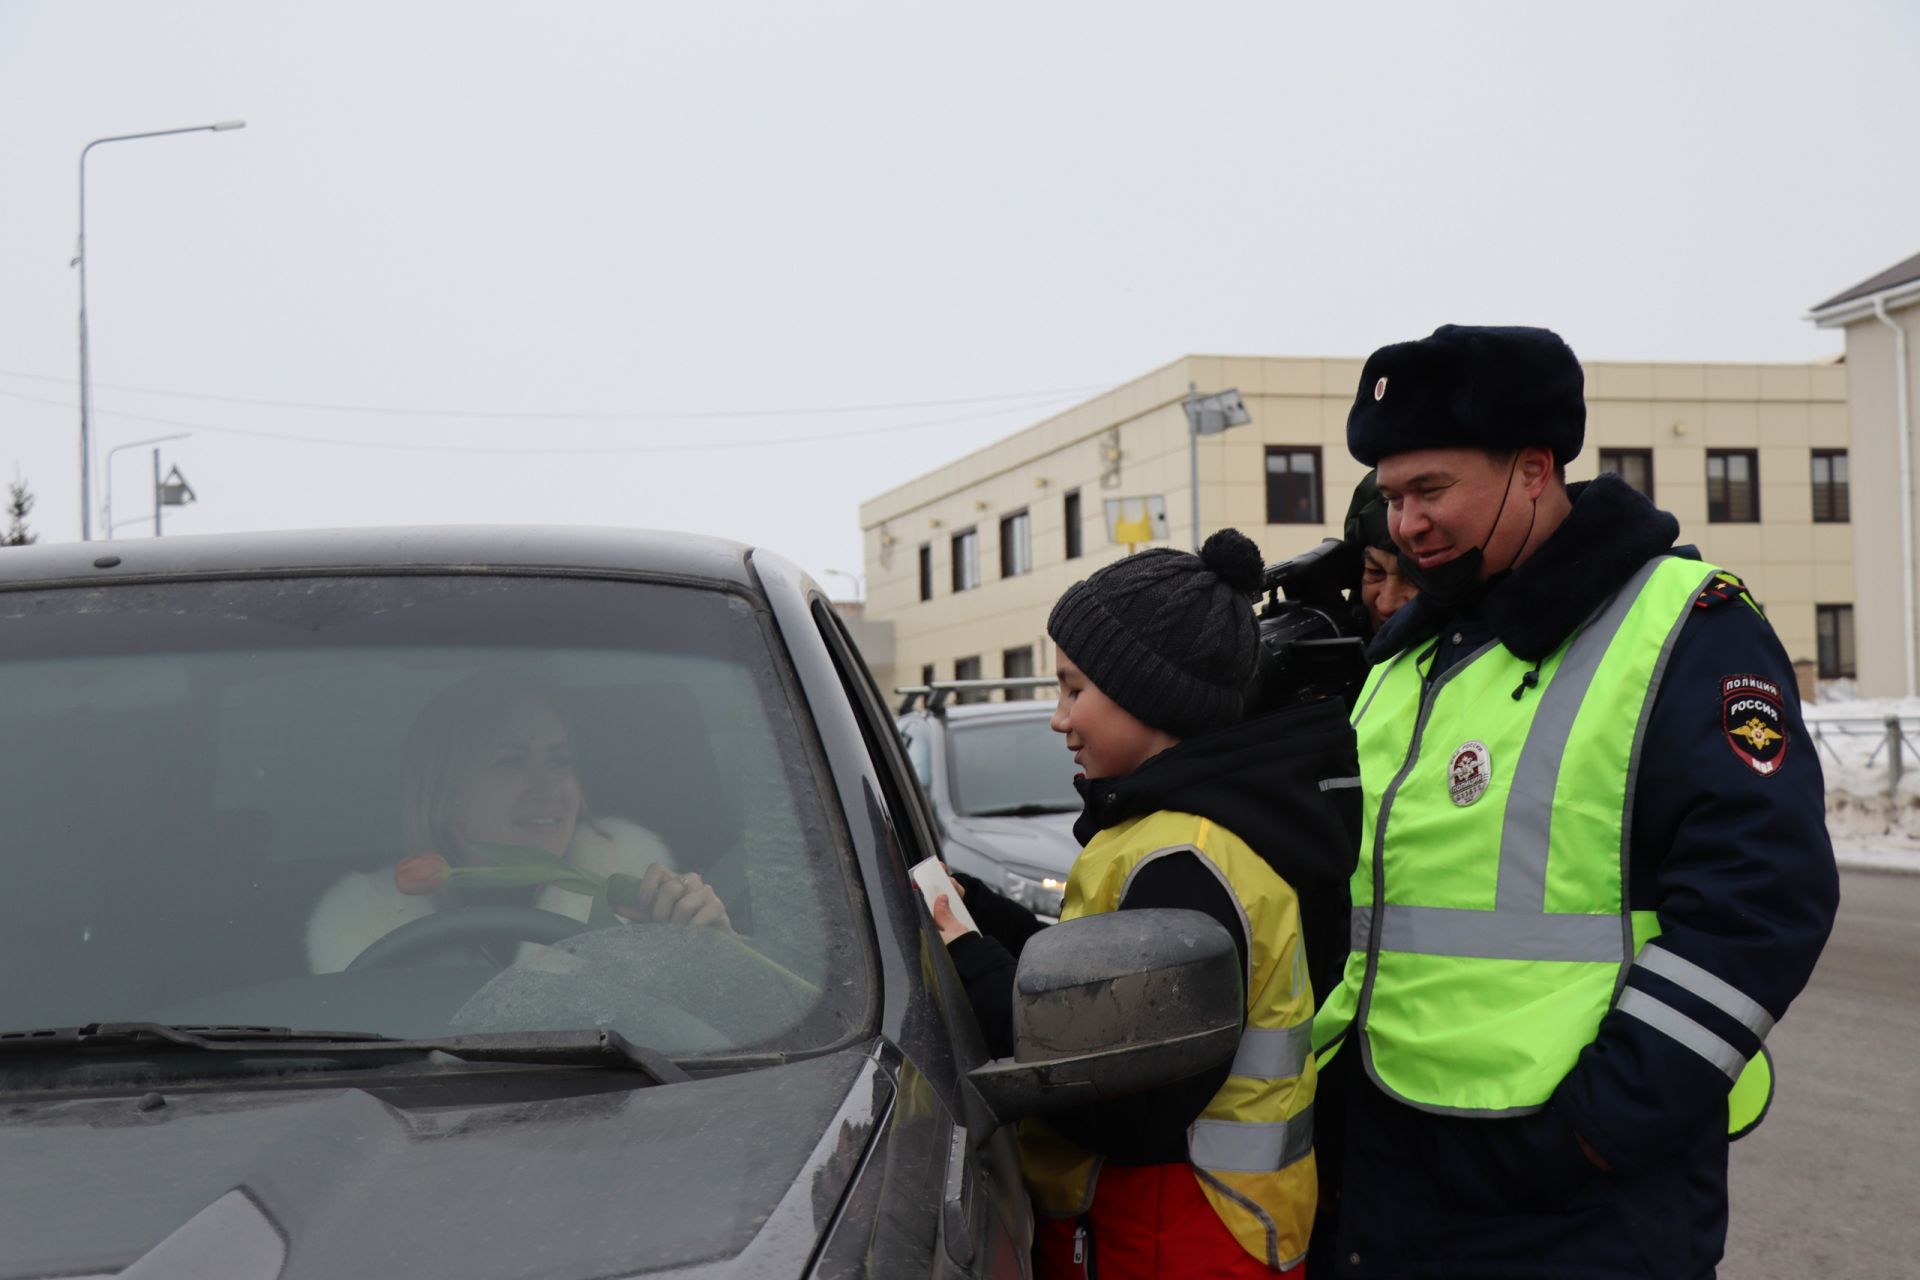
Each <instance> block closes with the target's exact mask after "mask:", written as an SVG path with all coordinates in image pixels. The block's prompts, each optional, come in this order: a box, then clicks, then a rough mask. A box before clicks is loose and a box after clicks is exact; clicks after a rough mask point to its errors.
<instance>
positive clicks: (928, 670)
mask: <svg viewBox="0 0 1920 1280" xmlns="http://www.w3.org/2000/svg"><path fill="white" fill-rule="evenodd" d="M920 683H921V684H932V683H933V664H932V663H931V662H929V663H927V664H926V665H924V666H922V667H921V668H920Z"/></svg>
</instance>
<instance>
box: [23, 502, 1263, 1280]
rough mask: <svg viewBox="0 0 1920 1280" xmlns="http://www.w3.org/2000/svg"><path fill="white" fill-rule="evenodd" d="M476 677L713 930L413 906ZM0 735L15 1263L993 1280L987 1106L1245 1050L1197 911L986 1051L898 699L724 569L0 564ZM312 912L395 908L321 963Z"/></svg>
mask: <svg viewBox="0 0 1920 1280" xmlns="http://www.w3.org/2000/svg"><path fill="white" fill-rule="evenodd" d="M495 676H502V677H505V676H510V677H511V678H512V679H514V680H521V681H526V682H530V684H532V685H537V687H538V688H540V689H542V690H545V691H547V693H546V694H545V695H544V696H546V697H547V698H549V699H550V700H551V702H552V703H553V705H554V708H555V714H556V717H557V718H558V719H559V720H560V721H561V722H562V723H563V724H564V726H565V745H566V749H567V752H568V753H569V754H568V755H567V758H566V760H565V762H564V763H563V764H561V765H555V766H552V767H554V768H556V769H559V770H561V771H562V772H564V773H565V774H566V775H568V776H572V777H574V778H575V779H576V780H577V784H578V789H579V792H580V793H581V794H582V795H583V797H584V801H583V806H582V809H581V811H580V812H579V813H578V814H577V818H578V822H579V823H580V824H584V825H585V826H590V827H594V828H595V829H597V830H600V831H602V832H613V833H619V832H630V831H634V830H639V831H644V832H645V833H647V834H648V837H649V838H650V839H651V840H653V841H654V844H652V845H648V846H646V847H648V848H653V849H656V850H658V849H665V850H669V851H671V855H672V857H671V861H672V862H673V863H674V865H675V867H676V868H677V870H676V871H675V874H676V875H684V874H687V873H689V872H698V873H699V874H700V875H701V876H702V877H703V878H704V880H705V881H706V882H707V883H710V884H712V885H713V886H714V887H715V888H716V890H717V891H718V893H719V894H720V896H721V897H722V899H724V901H725V903H726V905H727V907H728V910H729V912H730V914H731V925H732V927H731V928H726V929H720V928H702V927H695V926H693V925H691V924H686V923H673V922H671V921H669V922H664V923H657V922H651V921H645V922H639V923H629V922H627V921H625V920H621V919H618V918H612V919H609V918H608V917H607V916H606V915H605V914H604V913H602V912H601V910H600V908H601V907H602V906H603V905H605V903H603V902H602V900H601V897H600V896H599V895H600V894H602V893H604V894H606V895H607V897H606V902H609V903H610V902H612V901H614V900H615V896H614V895H615V891H614V889H613V888H611V887H603V888H602V889H600V890H594V891H593V892H592V896H591V901H592V902H593V904H594V905H593V908H592V909H591V910H589V909H588V907H587V905H586V904H587V902H588V900H589V889H590V888H591V886H588V887H587V888H581V887H579V886H576V889H575V890H568V891H564V892H562V893H561V898H562V899H564V898H565V892H577V893H578V894H579V895H580V901H579V902H578V903H576V904H574V905H575V906H576V907H578V910H572V909H567V907H566V903H565V902H564V901H562V902H560V909H551V908H553V907H554V903H555V901H556V900H555V899H552V898H550V897H549V896H548V895H549V894H550V893H552V892H553V891H554V889H555V886H554V885H553V884H548V883H546V882H544V881H540V882H538V883H534V882H529V883H528V884H527V885H523V886H521V887H513V886H511V885H508V886H504V887H503V886H502V885H500V884H497V883H496V884H492V885H485V886H483V885H481V884H480V883H479V882H478V881H475V880H471V879H467V880H460V879H455V880H451V881H447V882H445V883H442V884H440V886H439V888H438V889H436V890H433V896H427V897H419V896H414V895H406V894H402V893H401V892H400V889H401V887H402V885H403V883H406V880H407V877H406V874H405V873H398V878H396V874H397V872H396V868H397V866H398V864H399V862H400V860H401V859H402V857H403V855H406V856H410V857H412V858H418V857H420V856H421V855H422V852H423V851H422V850H421V849H420V848H418V847H417V846H414V845H411V844H409V843H408V842H407V841H406V840H405V839H403V831H404V830H407V829H408V828H407V826H406V822H405V820H404V819H405V815H406V814H407V813H409V812H413V809H412V808H410V806H417V805H418V804H419V803H420V800H419V796H418V795H416V794H415V792H416V791H417V787H416V785H415V781H414V779H415V778H416V777H417V776H418V775H417V770H416V766H417V765H418V759H417V758H416V757H417V755H418V753H419V751H420V750H421V747H420V744H419V742H418V741H417V740H416V741H414V742H412V743H410V742H409V734H410V732H412V731H413V730H414V728H415V726H416V725H417V722H418V721H419V719H420V717H421V716H422V713H423V708H424V707H426V706H427V705H428V704H429V702H430V701H431V700H433V699H434V698H436V697H437V696H438V695H440V694H441V693H442V692H443V691H445V690H447V689H448V688H449V687H451V686H453V685H454V684H456V683H457V682H460V681H463V680H470V679H474V678H476V677H479V678H484V679H492V678H494V677H495ZM0 743H4V744H5V746H4V750H5V768H4V769H0V848H4V852H5V856H4V858H0V964H4V971H5V973H6V974H7V982H6V983H5V984H4V986H0V1278H6V1280H26V1278H29V1277H31V1278H33V1280H44V1278H48V1277H55V1276H60V1277H73V1276H110V1275H111V1276H124V1277H127V1278H128V1280H141V1278H142V1277H194V1278H196V1280H198V1278H200V1277H211V1276H220V1277H239V1278H243V1280H245V1278H253V1277H258V1278H261V1280H269V1278H277V1277H285V1278H287V1280H298V1278H300V1277H355V1278H356V1280H357V1278H359V1277H366V1276H396V1277H430V1276H461V1277H470V1278H475V1280H485V1278H489V1277H542V1278H546V1280H571V1278H574V1277H579V1278H582V1280H584V1278H586V1277H617V1276H629V1275H641V1274H671V1275H674V1276H684V1277H691V1276H718V1275H740V1276H794V1277H798V1276H836V1277H837V1276H852V1275H873V1276H905V1275H929V1274H935V1275H948V1276H988V1275H991V1276H1017V1275H1024V1274H1026V1273H1027V1266H1028V1263H1027V1248H1028V1242H1029V1238H1030V1232H1031V1218H1030V1216H1029V1210H1028V1207H1027V1203H1026V1199H1025V1196H1024V1194H1023V1193H1022V1191H1021V1188H1020V1184H1019V1177H1018V1171H1017V1169H1016V1167H1015V1161H1014V1157H1013V1150H1012V1146H1011V1136H1010V1130H1009V1129H1008V1128H1007V1127H1006V1126H1007V1123H1008V1122H1009V1121H1011V1120H1013V1119H1015V1118H1017V1117H1019V1116H1022V1115H1027V1114H1033V1113H1035V1112H1038V1111H1042V1110H1045V1109H1047V1108H1049V1107H1054V1106H1059V1105H1063V1104H1065V1103H1070V1102H1076V1101H1082V1100H1088V1099H1092V1098H1097V1097H1101V1096H1107V1095H1111V1094H1113V1093H1116V1092H1124V1091H1128V1090H1132V1089H1137V1088H1142V1087H1146V1086H1149V1085H1152V1084H1154V1083H1157V1082H1160V1081H1164V1080H1168V1079H1173V1078H1177V1077H1180V1076H1183V1075H1186V1074H1190V1073H1191V1072H1193V1071H1195V1070H1197V1069H1199V1068H1201V1067H1203V1066H1205V1065H1207V1064H1209V1063H1211V1062H1215V1061H1219V1060H1222V1059H1224V1058H1225V1057H1227V1056H1228V1055H1230V1054H1231V1052H1232V1049H1233V1045H1234V1042H1235V1039H1236V1037H1237V1033H1238V1021H1239V1016H1240V1008H1239V1001H1240V995H1239V991H1238V977H1237V965H1236V962H1235V960H1234V952H1233V947H1232V944H1231V942H1230V941H1228V940H1227V939H1226V935H1225V934H1224V932H1222V931H1220V930H1219V929H1218V927H1217V926H1214V925H1212V924H1211V923H1210V922H1207V921H1205V920H1204V919H1202V918H1199V917H1195V916H1192V915H1191V914H1190V913H1180V912H1172V913H1147V912H1130V913H1121V914H1119V915H1116V916H1111V917H1101V918H1096V919H1093V920H1088V921H1079V922H1075V923H1074V924H1070V925H1067V926H1064V927H1061V928H1056V929H1052V930H1049V931H1047V933H1046V934H1044V935H1042V938H1041V939H1036V941H1035V942H1034V943H1031V944H1029V946H1028V949H1027V951H1026V954H1025V956H1024V957H1023V959H1022V966H1021V976H1020V994H1019V996H1018V997H1017V1003H1016V1020H1017V1022H1018V1024H1019V1027H1020V1032H1019V1043H1020V1051H1019V1053H1018V1055H1017V1057H1016V1058H1015V1059H1007V1060H1003V1061H989V1060H988V1059H987V1057H986V1054H985V1052H984V1050H983V1048H982V1046H981V1040H980V1036H979V1031H978V1028H977V1026H976V1024H975V1022H974V1019H973V1017H972V1014H971V1010H970V1009H969V1007H968V1005H967V1003H966V999H965V996H964V993H963V992H962V991H961V988H960V986H959V984H958V981H957V979H956V977H955V975H954V973H953V970H952V968H951V966H950V965H949V963H948V961H947V958H946V951H945V948H944V947H943V946H941V945H940V944H939V941H938V938H937V935H936V934H935V933H934V931H933V929H932V925H931V921H930V919H929V918H928V916H927V913H926V910H925V908H924V906H923V905H922V904H921V902H920V900H919V898H918V896H917V895H916V894H915V893H914V891H913V889H912V887H911V884H910V882H909V880H908V877H907V875H906V867H907V866H908V865H910V864H911V863H912V862H914V861H916V860H918V859H920V858H922V857H925V856H928V855H929V854H931V853H932V852H934V851H935V850H936V849H937V848H938V842H937V840H936V837H935V836H934V834H933V826H932V819H931V816H930V815H929V813H928V812H927V810H926V808H925V804H924V801H923V800H922V798H921V796H920V791H919V789H918V788H917V787H916V786H915V785H914V783H913V781H912V775H911V773H910V771H909V766H908V763H907V760H906V757H905V755H904V753H903V751H902V750H901V745H900V740H899V737H898V735H897V733H896V732H895V728H894V723H893V719H892V716H891V715H890V714H889V711H888V709H887V708H886V706H885V705H884V704H883V703H882V702H881V700H880V697H879V694H878V691H877V690H876V689H875V688H874V687H873V684H872V682H871V679H870V677H869V676H868V674H867V672H866V670H865V668H864V666H863V665H862V664H861V662H860V660H859V658H858V657H857V656H856V654H855V652H854V650H853V647H852V645H851V644H850V642H849V641H848V638H847V636H846V634H845V632H844V631H843V630H842V628H841V625H840V623H839V621H838V620H837V618H836V617H835V616H834V614H833V612H832V610H831V609H830V608H829V607H828V606H827V603H826V601H825V599H824V597H823V596H822V595H821V593H820V592H819V591H818V590H817V588H816V587H815V586H814V584H813V583H811V582H810V581H808V580H807V579H806V578H805V577H804V576H803V575H801V574H800V573H799V572H798V571H796V570H795V569H794V567H793V566H792V565H790V564H788V563H787V562H785V561H783V560H781V559H779V558H778V557H776V556H772V555H770V554H768V553H766V552H764V551H759V550H755V549H751V548H747V547H743V546H738V545H735V544H731V543H725V542H719V541H714V540H709V539H698V538H687V537H677V536H668V535H646V534H637V533H629V532H613V531H605V532H597V531H546V530H526V529H519V530H464V531H460V530H453V531H448V530H433V531H357V532H337V533H315V534H286V535H268V536H247V537H226V538H210V539H188V538H182V539H178V540H175V539H168V540H166V541H165V542H157V541H148V542H141V543H136V544H116V545H114V546H113V547H112V548H111V550H110V551H109V549H108V548H106V547H103V546H101V545H100V544H94V545H92V546H64V547H62V546H51V547H36V548H24V549H9V550H6V551H0ZM475 750H476V752H477V754H476V755H475V756H474V760H475V761H477V763H475V764H473V765H472V768H473V769H475V770H478V771H479V774H477V775H475V776H479V775H480V774H485V773H486V771H487V770H492V769H496V768H498V769H507V770H509V771H511V770H513V769H518V768H521V767H522V765H521V764H520V763H516V761H519V760H520V756H519V754H517V752H518V751H519V748H518V747H515V746H514V745H513V744H512V743H508V744H507V747H506V748H504V749H503V750H504V752H505V753H504V754H496V747H495V745H494V744H493V743H492V740H491V739H490V738H488V739H485V740H484V741H483V742H482V744H481V746H480V747H477V748H475ZM461 767H462V768H466V767H467V766H465V765H463V766H461ZM459 776H461V777H463V778H464V777H467V776H468V775H467V774H465V773H462V774H460V775H459ZM487 776H491V775H487ZM403 779H404V781H403ZM484 794H487V795H491V794H493V792H485V793H484ZM559 820H560V819H559V818H557V817H555V816H554V814H553V813H551V812H547V811H542V812H539V813H533V814H527V813H518V812H516V813H515V814H514V815H513V821H515V822H520V823H523V824H526V825H528V826H530V828H531V829H533V830H536V831H544V830H548V829H550V828H551V826H552V825H553V824H554V823H556V822H558V821H559ZM575 835H576V836H578V829H576V830H575ZM429 852H430V851H429ZM522 852H524V850H523V851H522ZM573 856H574V854H573V852H572V846H569V849H568V852H567V853H566V854H565V857H566V858H567V859H572V858H573ZM536 861H537V860H536ZM430 863H431V859H428V864H430ZM409 865H426V864H415V863H411V862H410V864H409ZM502 865H505V864H502ZM524 865H532V864H524ZM464 870H466V868H465V866H464V864H463V871H464ZM534 870H535V871H536V872H538V873H539V874H545V868H544V864H543V865H542V866H536V867H534ZM462 885H466V886H467V887H466V888H461V886H462ZM414 887H418V886H414ZM342 893H345V894H346V895H347V897H348V898H350V899H353V898H354V895H355V894H360V895H361V897H360V898H357V899H354V900H355V901H359V902H362V903H364V904H372V905H371V907H368V908H367V910H369V911H372V912H373V917H370V918H377V919H378V920H379V922H380V926H381V927H380V928H377V929H375V930H374V932H375V933H376V934H378V935H379V936H378V937H377V938H376V940H375V941H374V942H372V943H371V944H369V945H366V946H365V947H364V948H362V949H360V950H359V952H358V954H357V955H354V956H352V957H351V958H350V960H349V961H348V962H345V963H344V964H341V965H338V966H336V965H335V964H334V963H333V962H330V961H328V960H327V959H326V952H327V950H328V947H329V946H332V945H335V944H337V943H338V942H339V940H340V939H339V937H338V936H336V935H337V934H338V933H339V930H338V929H336V928H333V927H332V926H331V925H329V924H328V923H327V922H328V921H329V920H332V919H333V918H334V917H331V916H329V915H328V912H327V910H325V909H323V908H322V904H323V903H326V902H333V901H336V900H338V899H339V897H340V895H341V894H342ZM381 910H393V911H400V912H402V913H403V914H404V915H405V916H406V917H407V918H406V919H404V920H400V921H398V927H393V928H390V929H387V928H386V925H387V924H388V923H390V922H388V921H386V920H385V918H384V917H379V915H378V912H379V911H381ZM352 918H353V919H355V920H358V919H360V917H357V916H355V917H352ZM1082 926H1086V928H1082ZM383 929H384V930H385V931H384V932H382V930H383ZM1075 930H1080V932H1079V933H1078V934H1075V933H1074V932H1073V931H1075ZM1209 930H1210V931H1211V932H1209ZM1076 939H1077V942H1076ZM1069 942H1076V945H1073V946H1067V945H1066V944H1067V943H1069ZM356 945H357V944H356ZM1209 966H1211V967H1209ZM1169 984H1172V985H1169ZM1096 990H1097V991H1099V992H1102V993H1103V994H1102V996H1101V999H1100V1002H1099V1005H1098V1011H1095V1010H1094V1002H1093V1000H1092V993H1093V992H1094V991H1096ZM1195 991H1198V992H1202V993H1203V995H1202V996H1201V997H1200V998H1199V999H1198V1000H1196V999H1194V998H1192V996H1191V993H1192V992H1195ZM1176 992H1179V993H1186V994H1178V995H1176V994H1175V993H1176ZM1215 996H1217V997H1218V998H1217V999H1216V998H1214V997H1215ZM1202 1006H1205V1007H1202Z"/></svg>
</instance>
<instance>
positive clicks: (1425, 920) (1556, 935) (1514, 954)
mask: <svg viewBox="0 0 1920 1280" xmlns="http://www.w3.org/2000/svg"><path fill="white" fill-rule="evenodd" d="M1381 910H1382V912H1383V915H1382V916H1381V919H1380V950H1382V951H1399V952H1404V953H1406V954H1408V955H1421V956H1459V957H1463V958H1466V959H1474V960H1564V961H1568V962H1573V963H1596V962H1597V963H1603V964H1618V963H1620V961H1621V957H1622V956H1623V954H1624V953H1625V951H1626V948H1627V945H1628V943H1627V938H1626V934H1625V932H1624V929H1623V926H1622V925H1621V923H1620V917H1619V916H1617V915H1615V916H1599V915H1564V914H1542V913H1541V912H1538V911H1499V910H1495V911H1475V910H1471V909H1467V908H1462V907H1409V906H1402V905H1399V904H1395V903H1389V904H1387V906H1385V907H1383V908H1382V909H1381ZM1372 929H1373V908H1371V907H1355V908H1354V909H1353V948H1354V950H1356V951H1363V950H1365V949H1366V947H1367V942H1368V939H1369V937H1370V935H1371V932H1372Z"/></svg>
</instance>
